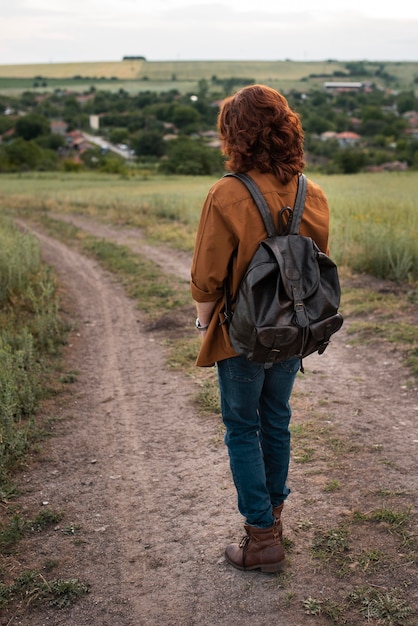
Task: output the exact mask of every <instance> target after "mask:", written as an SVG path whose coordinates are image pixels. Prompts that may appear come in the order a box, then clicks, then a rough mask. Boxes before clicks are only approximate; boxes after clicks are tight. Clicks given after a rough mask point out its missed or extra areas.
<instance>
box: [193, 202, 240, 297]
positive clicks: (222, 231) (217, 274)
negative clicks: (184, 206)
mask: <svg viewBox="0 0 418 626" xmlns="http://www.w3.org/2000/svg"><path fill="white" fill-rule="evenodd" d="M235 246H236V239H235V236H234V233H233V232H232V230H231V228H230V226H229V225H228V223H227V221H226V220H225V217H224V215H223V211H222V207H221V206H220V205H219V203H218V202H217V200H216V199H215V197H214V195H213V193H212V192H211V191H210V192H209V194H208V196H207V198H206V200H205V203H204V205H203V208H202V213H201V216H200V221H199V226H198V229H197V234H196V243H195V249H194V255H193V261H192V267H191V292H192V297H193V299H194V300H195V301H196V302H212V301H216V300H219V299H220V298H222V296H223V285H224V280H225V278H226V277H227V275H228V265H229V261H230V258H231V256H232V254H233V251H234V248H235Z"/></svg>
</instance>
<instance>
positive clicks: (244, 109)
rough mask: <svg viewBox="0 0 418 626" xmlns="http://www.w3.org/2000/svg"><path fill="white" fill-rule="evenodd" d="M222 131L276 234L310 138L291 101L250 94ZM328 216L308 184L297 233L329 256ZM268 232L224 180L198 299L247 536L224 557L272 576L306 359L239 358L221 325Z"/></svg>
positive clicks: (208, 231) (205, 353) (234, 107)
mask: <svg viewBox="0 0 418 626" xmlns="http://www.w3.org/2000/svg"><path fill="white" fill-rule="evenodd" d="M218 129H219V134H220V138H221V141H222V150H223V153H224V155H225V156H226V157H227V158H228V162H227V167H228V169H229V170H231V171H233V172H246V173H248V174H249V175H250V176H251V177H252V178H253V179H254V180H255V182H256V183H257V185H258V187H259V188H260V190H261V192H262V194H263V196H264V198H265V200H266V201H267V204H268V205H269V207H270V210H271V213H272V215H273V219H274V221H275V224H276V228H277V227H278V216H279V213H280V210H281V209H282V208H283V207H285V206H293V205H294V201H295V197H296V192H297V185H298V176H299V174H300V173H301V172H302V171H303V168H304V165H305V164H304V151H303V130H302V126H301V123H300V119H299V117H298V115H297V114H296V113H295V112H294V111H292V110H291V109H290V107H289V105H288V103H287V101H286V99H285V98H284V97H283V96H282V95H281V94H280V93H278V92H277V91H275V90H274V89H271V88H270V87H267V86H264V85H251V86H248V87H245V88H244V89H241V90H240V91H238V92H237V93H235V94H234V95H232V96H230V97H228V98H227V99H226V100H225V101H224V102H223V103H222V105H221V109H220V113H219V118H218ZM328 222H329V211H328V203H327V200H326V197H325V195H324V193H323V191H322V190H321V188H320V187H319V186H318V185H316V184H315V183H313V182H312V181H310V180H308V186H307V194H306V201H305V209H304V213H303V218H302V223H301V227H300V233H301V234H302V235H305V236H309V237H311V238H312V239H313V240H314V241H315V242H316V244H317V245H318V247H319V248H320V249H321V250H322V251H323V252H325V253H326V254H328V252H329V251H328ZM266 236H267V233H266V231H265V228H264V224H263V221H262V219H261V216H260V214H259V212H258V209H257V207H256V205H255V204H254V202H253V200H252V198H251V196H250V194H249V192H248V191H247V189H246V187H245V186H244V185H243V184H242V183H241V182H240V181H239V180H237V179H236V178H233V177H224V178H222V179H220V180H219V181H217V182H216V183H215V184H214V185H213V187H212V188H211V189H210V190H209V193H208V196H207V198H206V201H205V203H204V206H203V209H202V214H201V217H200V223H199V227H198V231H197V236H196V245H195V251H194V257H193V263H192V268H191V291H192V296H193V299H194V300H195V303H196V309H197V320H196V327H197V328H198V330H199V331H200V334H201V337H202V344H201V348H200V351H199V355H198V358H197V361H196V365H198V366H203V367H204V366H212V365H214V364H216V367H217V372H218V382H219V390H220V398H221V409H222V418H223V421H224V424H225V428H226V434H225V443H226V446H227V448H228V454H229V459H230V467H231V473H232V477H233V480H234V484H235V487H236V490H237V495H238V509H239V511H240V513H241V514H242V515H243V517H244V518H245V525H244V528H245V531H246V535H245V537H244V539H243V540H242V541H241V543H240V544H236V543H232V544H230V545H228V546H227V548H226V550H225V557H226V559H227V561H228V562H229V563H231V565H233V566H234V567H237V568H238V569H243V570H253V569H257V568H260V569H261V570H262V571H264V572H275V571H278V570H279V569H280V567H281V566H282V564H283V561H284V558H285V554H284V550H283V547H282V544H281V536H282V522H281V513H282V509H283V503H284V501H285V499H286V498H287V496H288V495H289V493H290V490H289V488H288V487H287V485H286V480H287V474H288V468H289V459H290V433H289V421H290V416H291V410H290V406H289V398H290V395H291V392H292V387H293V383H294V380H295V377H296V373H297V371H298V369H299V365H300V361H299V359H297V358H296V359H290V360H288V361H285V362H282V363H277V364H274V365H263V364H259V363H254V362H251V361H248V360H247V359H246V358H244V357H241V356H238V355H237V354H236V353H235V352H234V350H233V348H232V347H231V344H230V341H229V337H228V327H227V324H225V323H224V322H225V316H224V304H225V303H224V281H225V280H226V279H227V277H228V276H230V290H231V294H232V301H234V297H235V295H236V293H237V289H238V286H239V284H240V281H241V279H242V277H243V275H244V272H245V270H246V268H247V266H248V264H249V262H250V260H251V258H252V256H253V255H254V253H255V251H256V249H257V247H258V244H259V243H260V241H262V240H263V239H265V237H266Z"/></svg>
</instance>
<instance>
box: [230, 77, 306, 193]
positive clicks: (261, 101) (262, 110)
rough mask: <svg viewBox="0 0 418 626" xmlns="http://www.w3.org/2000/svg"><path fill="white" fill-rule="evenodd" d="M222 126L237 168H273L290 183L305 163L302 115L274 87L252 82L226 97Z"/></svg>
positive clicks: (231, 162) (241, 169)
mask: <svg viewBox="0 0 418 626" xmlns="http://www.w3.org/2000/svg"><path fill="white" fill-rule="evenodd" d="M218 129H219V134H220V138H221V141H222V151H223V154H225V156H227V157H228V159H229V160H228V162H227V167H228V169H230V170H232V171H234V172H247V171H248V170H251V169H257V170H259V171H260V172H271V173H274V174H276V176H278V177H279V179H280V180H281V181H282V182H283V183H284V184H286V183H287V182H289V180H290V179H291V178H292V177H293V176H294V175H295V174H299V173H300V172H302V170H303V168H304V166H305V161H304V150H303V129H302V124H301V122H300V118H299V116H298V115H297V113H295V112H294V111H292V109H291V108H290V107H289V104H288V102H287V100H286V98H284V96H282V95H281V94H280V93H279V92H278V91H276V90H275V89H272V88H271V87H267V86H265V85H249V86H248V87H244V88H243V89H240V90H239V91H237V92H236V93H235V94H234V95H232V96H229V97H228V98H226V99H225V100H224V101H223V102H222V104H221V108H220V111H219V116H218Z"/></svg>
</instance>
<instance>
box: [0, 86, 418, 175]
mask: <svg viewBox="0 0 418 626" xmlns="http://www.w3.org/2000/svg"><path fill="white" fill-rule="evenodd" d="M237 81H238V82H237ZM251 82H254V81H253V80H252V79H250V78H248V79H245V78H239V79H236V78H232V79H227V80H224V81H219V80H217V79H216V77H213V80H212V81H211V84H210V83H208V81H206V80H201V81H199V83H198V86H197V89H196V91H195V92H193V93H187V94H181V93H180V92H179V91H178V90H176V89H171V90H169V91H165V92H161V93H157V92H155V91H151V90H149V91H141V92H139V93H137V94H130V93H128V92H127V91H125V90H124V89H119V91H117V92H112V91H102V90H96V89H95V88H94V87H91V88H90V89H89V90H87V91H86V92H85V93H83V94H77V93H71V92H67V91H62V90H58V89H57V90H55V91H54V92H52V93H48V92H45V93H44V94H41V95H40V94H39V93H38V92H33V91H26V92H23V93H22V95H21V96H20V97H14V98H12V97H9V96H1V97H0V136H1V139H2V140H1V143H0V172H10V171H12V172H13V171H22V170H54V169H60V168H62V169H80V168H95V169H101V170H105V171H115V172H121V171H124V170H126V168H127V160H126V159H123V158H122V157H119V156H117V155H115V154H114V153H112V152H106V151H103V149H100V148H98V147H94V146H91V147H89V148H88V149H87V150H83V151H82V152H80V150H77V149H76V148H75V147H74V146H73V145H72V144H71V135H69V133H71V131H87V132H91V128H90V120H91V116H93V115H94V116H98V118H99V120H100V128H99V130H98V131H97V133H98V134H100V136H101V137H103V138H105V139H106V140H107V141H108V142H109V143H111V144H116V145H121V144H122V145H123V147H124V148H125V149H126V150H128V151H129V154H130V155H131V156H132V157H133V158H132V160H131V161H130V162H129V163H130V165H129V166H130V167H135V166H140V167H143V166H144V165H146V166H147V167H151V168H154V169H155V170H156V171H160V172H163V173H168V174H170V173H176V174H190V175H212V174H217V173H221V172H222V171H223V158H222V156H221V153H220V150H219V146H217V145H216V133H215V131H216V119H217V115H218V110H219V102H220V101H221V100H222V98H223V97H225V95H226V94H227V93H230V91H231V90H233V89H235V88H236V87H237V86H238V83H239V84H241V85H242V84H249V83H251ZM214 86H215V87H216V88H217V89H218V91H217V92H216V91H215V92H214V91H213V87H214ZM285 95H286V97H287V99H288V101H289V104H290V105H291V106H292V108H293V109H294V110H296V111H297V112H298V113H299V115H300V116H301V119H302V124H303V128H304V131H305V150H306V160H307V163H308V165H309V167H310V168H311V169H316V170H319V171H322V172H325V173H330V174H331V173H355V172H358V171H361V170H364V169H366V168H369V167H372V166H380V165H382V164H385V163H388V162H401V163H403V164H404V166H405V168H410V169H417V168H418V129H417V128H416V126H417V121H416V120H417V117H418V113H417V111H418V103H417V98H416V96H415V93H414V91H413V90H411V91H402V92H399V93H395V92H390V91H384V90H381V89H378V88H376V87H373V86H371V87H370V88H369V89H368V90H367V91H366V90H361V91H358V92H347V91H346V92H342V93H328V92H326V91H325V90H322V89H320V88H315V89H313V90H311V91H307V92H302V91H296V90H292V91H290V92H289V93H286V94H285ZM56 120H61V121H62V122H64V123H65V125H66V134H62V133H57V132H53V126H51V123H52V122H53V121H56ZM414 125H415V131H414ZM343 132H352V133H356V134H357V135H358V136H359V141H358V142H357V144H356V145H355V146H351V147H350V146H348V147H347V146H342V145H341V144H340V143H339V142H338V139H337V137H336V135H338V133H343ZM324 133H325V135H324ZM327 135H328V138H326V139H325V137H327ZM329 137H330V138H329Z"/></svg>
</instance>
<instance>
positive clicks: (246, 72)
mask: <svg viewBox="0 0 418 626" xmlns="http://www.w3.org/2000/svg"><path fill="white" fill-rule="evenodd" d="M345 65H346V64H345V63H342V62H338V61H311V62H303V61H279V60H278V61H210V60H208V61H141V60H127V61H122V60H121V61H104V62H94V63H89V62H86V63H45V64H27V65H0V78H30V79H32V78H34V77H35V76H42V77H44V78H51V79H52V78H56V79H68V78H73V77H74V76H83V77H89V78H107V79H110V78H116V79H118V80H143V79H144V78H147V79H148V80H150V81H159V80H163V81H167V80H173V77H174V76H175V79H176V80H179V81H190V80H196V81H198V80H200V79H206V80H210V79H211V78H212V77H213V76H216V77H217V78H220V79H222V78H230V77H243V78H251V79H253V80H255V81H260V82H261V81H265V82H266V81H269V82H274V81H278V80H281V81H285V82H287V81H300V80H302V79H305V80H306V79H308V77H310V76H312V75H322V78H320V80H321V81H323V80H324V78H323V76H324V75H327V76H329V77H331V76H332V75H333V73H334V72H344V71H346V68H345ZM380 66H384V69H385V72H386V73H388V74H390V75H391V76H394V77H396V78H397V79H398V80H399V81H400V83H402V84H404V85H409V86H411V85H412V84H413V80H414V77H415V76H416V75H417V74H418V62H410V63H386V62H385V63H383V62H382V63H367V69H368V70H369V71H370V72H371V74H373V71H375V70H376V69H378V68H379V67H380Z"/></svg>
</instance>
